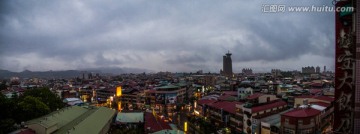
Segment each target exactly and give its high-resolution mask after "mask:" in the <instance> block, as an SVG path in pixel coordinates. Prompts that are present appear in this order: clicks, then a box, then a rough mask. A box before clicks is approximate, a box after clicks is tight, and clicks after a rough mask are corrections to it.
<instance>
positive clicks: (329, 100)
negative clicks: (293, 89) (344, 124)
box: [295, 95, 335, 102]
mask: <svg viewBox="0 0 360 134" xmlns="http://www.w3.org/2000/svg"><path fill="white" fill-rule="evenodd" d="M295 98H314V99H318V100H323V101H328V102H333V101H334V100H335V99H334V98H332V97H328V96H315V95H301V96H296V97H295Z"/></svg>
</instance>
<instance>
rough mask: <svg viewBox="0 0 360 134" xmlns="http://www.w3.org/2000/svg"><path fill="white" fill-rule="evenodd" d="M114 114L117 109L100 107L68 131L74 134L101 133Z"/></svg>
mask: <svg viewBox="0 0 360 134" xmlns="http://www.w3.org/2000/svg"><path fill="white" fill-rule="evenodd" d="M114 114H115V110H113V109H109V108H105V107H100V108H98V109H97V110H96V111H95V112H94V113H93V114H91V115H89V116H88V117H87V118H85V119H84V120H83V121H81V122H80V123H79V124H78V125H76V126H75V127H73V129H70V130H69V131H68V132H70V133H73V134H99V133H100V132H101V131H102V129H103V128H104V127H105V125H106V124H108V122H109V120H111V118H112V117H113V116H114Z"/></svg>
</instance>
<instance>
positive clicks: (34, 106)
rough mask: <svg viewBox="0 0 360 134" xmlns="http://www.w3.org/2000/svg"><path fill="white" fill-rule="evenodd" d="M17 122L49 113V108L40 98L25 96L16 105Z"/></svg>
mask: <svg viewBox="0 0 360 134" xmlns="http://www.w3.org/2000/svg"><path fill="white" fill-rule="evenodd" d="M18 110H19V115H18V117H20V119H19V120H24V121H27V120H31V119H34V118H37V117H40V116H43V115H45V114H48V113H50V108H49V107H48V106H47V105H46V104H44V103H43V102H42V101H40V98H37V97H33V96H26V97H25V98H24V99H23V100H22V101H21V102H20V103H19V105H18Z"/></svg>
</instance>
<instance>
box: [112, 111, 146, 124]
mask: <svg viewBox="0 0 360 134" xmlns="http://www.w3.org/2000/svg"><path fill="white" fill-rule="evenodd" d="M116 121H117V122H123V123H139V122H144V113H143V112H136V113H121V112H119V113H118V114H117V116H116Z"/></svg>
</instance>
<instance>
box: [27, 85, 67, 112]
mask: <svg viewBox="0 0 360 134" xmlns="http://www.w3.org/2000/svg"><path fill="white" fill-rule="evenodd" d="M23 96H24V97H26V96H33V97H37V98H39V100H40V101H41V102H43V103H44V104H45V105H47V106H48V107H49V108H50V111H55V110H57V109H61V108H63V107H64V103H63V102H62V100H61V99H60V97H59V96H57V95H56V94H54V93H53V92H51V91H50V90H49V89H48V88H37V89H31V90H26V91H25V92H24V95H23Z"/></svg>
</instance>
